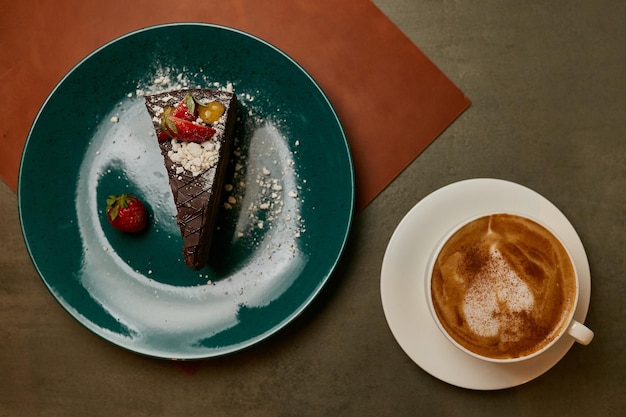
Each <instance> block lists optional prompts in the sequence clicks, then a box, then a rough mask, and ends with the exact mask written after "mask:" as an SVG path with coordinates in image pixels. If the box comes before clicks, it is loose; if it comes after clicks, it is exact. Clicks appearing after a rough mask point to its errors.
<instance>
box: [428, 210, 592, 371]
mask: <svg viewBox="0 0 626 417" xmlns="http://www.w3.org/2000/svg"><path fill="white" fill-rule="evenodd" d="M493 214H511V215H514V216H519V217H523V218H526V219H529V220H532V221H534V222H535V223H537V224H539V225H541V226H543V227H544V228H545V229H546V230H548V231H549V232H550V233H551V234H552V235H553V236H554V237H555V238H556V240H557V241H559V242H560V244H561V246H563V248H564V249H565V251H566V253H567V256H568V259H569V262H571V265H572V267H573V269H574V274H575V279H576V286H575V297H574V302H573V303H572V305H571V307H570V310H569V311H568V312H567V317H566V319H565V320H563V321H562V323H563V325H562V326H561V328H560V329H559V331H558V332H557V333H556V334H555V335H554V336H552V340H551V341H550V342H548V343H547V344H545V345H543V346H542V347H541V348H539V349H537V350H535V351H533V352H531V353H529V354H527V355H524V356H519V357H513V358H493V357H489V356H484V355H481V354H479V353H476V352H473V351H471V350H470V349H468V348H466V347H465V346H463V345H462V344H460V343H459V342H457V340H455V339H454V337H452V336H451V335H450V334H449V333H448V332H447V331H446V329H445V327H444V325H443V324H442V322H441V321H440V319H439V316H438V315H437V313H436V310H435V307H434V304H433V297H432V292H431V281H432V275H433V269H434V267H435V262H436V260H437V257H438V255H439V252H440V251H441V250H442V249H443V247H444V246H445V244H446V243H447V242H448V240H449V239H450V238H451V237H452V236H453V235H454V234H455V233H456V232H457V231H458V230H459V229H461V228H462V227H464V226H465V225H467V224H469V223H471V222H473V221H475V220H477V219H479V218H482V217H485V216H489V215H493ZM425 285H426V299H427V303H428V308H429V310H430V313H431V316H432V317H433V320H434V321H435V323H436V324H437V327H438V328H439V330H440V331H441V332H442V333H443V335H444V336H445V337H446V338H447V339H448V340H449V341H450V342H451V343H452V344H453V345H454V346H456V347H457V348H458V349H460V350H461V351H463V352H465V353H467V354H468V355H471V356H473V357H475V358H478V359H482V360H485V361H489V362H498V363H511V362H519V361H523V360H527V359H530V358H534V357H536V356H538V355H541V354H542V353H544V352H545V351H547V350H548V349H550V348H551V347H552V346H553V345H554V344H555V343H557V342H558V341H559V340H560V339H561V338H562V337H571V338H573V339H574V340H575V341H576V342H578V343H580V344H582V345H588V344H589V343H590V342H591V340H592V339H593V336H594V333H593V331H592V330H591V329H589V328H588V327H587V326H585V325H584V324H582V323H580V322H578V321H576V320H575V319H574V313H575V312H576V306H577V304H578V298H579V278H578V272H577V271H576V264H575V263H574V261H573V259H572V256H571V253H570V252H569V250H568V249H567V246H566V245H564V244H563V241H562V240H561V239H560V238H559V236H558V235H557V234H556V233H555V232H554V231H553V230H552V229H551V228H549V227H548V226H546V225H545V224H543V223H542V222H540V221H538V220H536V219H533V218H531V217H529V216H527V215H522V214H518V213H510V212H507V213H500V212H497V213H483V214H480V215H478V216H474V217H472V218H469V219H467V220H464V221H462V222H461V223H459V224H458V225H456V226H455V227H454V228H453V229H452V230H450V231H449V232H448V233H447V234H446V235H445V236H444V237H443V238H442V239H441V241H440V242H439V243H438V244H437V246H436V247H435V249H434V251H433V253H432V254H431V256H430V259H429V261H428V264H427V267H426V279H425Z"/></svg>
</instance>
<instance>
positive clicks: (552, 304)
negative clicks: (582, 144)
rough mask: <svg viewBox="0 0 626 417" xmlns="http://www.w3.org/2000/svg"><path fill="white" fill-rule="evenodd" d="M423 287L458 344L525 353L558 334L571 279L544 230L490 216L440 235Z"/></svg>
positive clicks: (570, 299) (486, 352) (509, 354)
mask: <svg viewBox="0 0 626 417" xmlns="http://www.w3.org/2000/svg"><path fill="white" fill-rule="evenodd" d="M431 288H432V294H431V295H432V297H433V305H434V308H435V312H436V314H437V316H438V317H439V319H440V321H441V322H442V325H443V326H444V328H445V329H446V331H447V332H448V333H449V334H450V335H451V336H452V337H453V338H454V339H455V340H456V341H457V342H458V343H459V344H461V345H462V346H464V347H466V348H467V349H469V350H471V351H473V352H475V353H477V354H480V355H483V356H488V357H491V358H495V359H503V358H515V357H520V356H525V355H528V354H531V353H533V352H534V351H537V350H539V349H541V348H542V347H543V346H545V345H546V344H547V343H549V342H550V341H551V340H552V339H553V338H554V337H555V336H556V335H557V334H558V333H559V331H560V330H561V328H562V327H563V325H564V323H563V321H564V319H565V318H566V317H567V315H568V313H569V311H571V308H573V305H574V301H575V300H574V298H575V295H576V277H575V273H574V269H573V266H572V265H571V262H570V260H569V256H568V254H567V251H566V250H565V249H564V248H563V247H562V245H561V244H560V242H559V241H558V239H556V238H555V237H554V236H553V235H552V234H551V233H550V232H549V231H548V230H546V229H545V228H544V227H542V226H541V225H539V224H537V223H535V222H533V221H531V220H528V219H526V218H522V217H519V216H515V215H509V214H495V215H491V216H485V217H482V218H479V219H477V220H474V221H472V222H470V223H469V224H467V225H465V226H464V227H462V228H461V229H460V230H459V231H457V232H456V233H455V234H454V235H453V236H452V237H451V238H450V239H449V240H448V242H447V243H446V244H445V245H444V247H443V248H442V250H441V251H440V253H439V256H438V258H437V262H436V263H435V267H434V269H433V279H432V286H431Z"/></svg>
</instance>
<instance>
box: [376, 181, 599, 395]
mask: <svg viewBox="0 0 626 417" xmlns="http://www.w3.org/2000/svg"><path fill="white" fill-rule="evenodd" d="M485 211H514V212H516V213H519V214H526V215H528V216H531V217H534V218H536V219H538V220H540V221H542V222H543V223H545V224H547V225H549V226H551V228H552V229H553V230H554V231H555V232H557V233H558V234H559V236H560V237H561V238H562V240H563V242H564V243H565V245H566V246H567V248H568V249H569V251H570V253H571V254H572V257H573V258H574V263H575V264H576V269H577V271H578V275H579V281H580V292H579V294H580V295H579V300H578V306H577V308H576V312H575V314H574V318H575V319H576V320H577V321H580V322H581V323H583V322H584V321H585V317H586V316H587V310H588V308H589V299H590V296H591V276H590V272H589V263H588V261H587V255H586V253H585V249H584V247H583V245H582V242H581V240H580V238H579V237H578V234H577V233H576V231H575V230H574V227H573V226H572V225H571V223H570V222H569V221H568V220H567V218H566V217H565V216H564V215H563V213H561V211H559V209H558V208H556V207H555V206H554V205H553V204H552V203H551V202H550V201H548V200H547V199H545V198H544V197H543V196H541V195H539V194H538V193H536V192H535V191H532V190H530V189H528V188H526V187H523V186H521V185H519V184H515V183H512V182H508V181H503V180H497V179H471V180H465V181H460V182H457V183H453V184H450V185H448V186H445V187H443V188H440V189H439V190H437V191H435V192H433V193H432V194H430V195H428V196H427V197H425V198H424V199H423V200H421V201H420V202H419V203H417V204H416V205H415V206H414V207H413V208H412V209H411V210H410V211H409V212H408V213H407V215H406V216H405V217H404V219H402V221H401V222H400V224H399V225H398V227H397V228H396V230H395V232H394V233H393V236H392V237H391V239H390V241H389V245H388V246H387V250H386V252H385V257H384V259H383V264H382V271H381V297H382V303H383V310H384V312H385V317H386V319H387V322H388V324H389V327H390V328H391V332H392V333H393V335H394V337H395V338H396V340H397V342H398V344H399V345H400V346H401V347H402V349H403V350H404V351H405V352H406V354H407V355H409V357H410V358H411V359H412V360H413V361H414V362H415V363H416V364H417V365H419V366H420V367H421V368H422V369H423V370H425V371H426V372H428V373H429V374H431V375H433V376H434V377H436V378H439V379H440V380H442V381H445V382H447V383H449V384H452V385H456V386H459V387H463V388H470V389H477V390H495V389H503V388H509V387H513V386H517V385H521V384H524V383H526V382H528V381H530V380H532V379H534V378H537V377H538V376H540V375H542V374H543V373H545V372H546V371H548V370H549V369H550V368H552V367H553V366H554V365H555V364H556V363H557V362H558V361H559V360H561V358H562V357H563V356H564V355H565V354H566V353H567V351H568V350H569V349H570V347H571V346H572V345H573V344H574V340H573V339H572V338H571V337H569V336H567V335H566V336H564V337H562V338H561V340H559V341H558V342H557V343H556V344H555V345H554V346H553V347H552V348H551V349H549V350H548V351H546V352H545V353H544V354H542V355H539V356H538V357H535V358H532V359H529V360H526V361H522V362H516V363H511V364H497V363H490V362H486V361H482V360H480V359H476V358H473V357H471V356H469V355H467V354H466V353H463V352H462V351H460V350H459V349H458V348H456V347H455V346H454V345H452V343H450V342H449V341H448V340H447V339H446V337H445V336H444V335H443V334H442V333H441V332H440V331H439V329H438V327H437V325H436V324H435V322H434V321H433V319H432V317H431V315H430V312H429V310H428V307H427V304H426V298H425V297H426V295H425V285H424V276H425V271H426V264H427V261H428V257H429V256H430V254H431V252H432V251H433V250H434V246H435V245H436V244H437V242H438V240H439V239H441V237H442V236H443V235H444V234H445V233H446V232H447V231H449V230H450V229H451V228H452V227H453V226H454V225H455V224H457V223H458V222H460V221H462V220H464V219H467V218H469V217H472V216H475V215H479V214H481V213H484V212H485Z"/></svg>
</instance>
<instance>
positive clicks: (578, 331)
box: [567, 320, 593, 346]
mask: <svg viewBox="0 0 626 417" xmlns="http://www.w3.org/2000/svg"><path fill="white" fill-rule="evenodd" d="M567 333H569V335H570V336H572V337H573V338H574V340H576V341H577V342H578V343H580V344H581V345H585V346H586V345H588V344H589V343H591V339H593V331H592V330H591V329H590V328H589V327H587V326H585V325H584V324H581V323H579V322H577V321H576V320H572V323H571V324H570V325H569V329H567Z"/></svg>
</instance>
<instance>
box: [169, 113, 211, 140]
mask: <svg viewBox="0 0 626 417" xmlns="http://www.w3.org/2000/svg"><path fill="white" fill-rule="evenodd" d="M161 129H162V131H164V132H165V133H166V134H167V135H168V136H169V137H172V138H176V139H178V140H181V141H183V142H198V143H200V142H204V141H207V140H209V139H211V138H212V137H213V135H214V134H215V129H213V128H212V127H210V126H206V125H202V124H199V123H196V122H190V121H189V120H185V119H181V118H180V117H174V116H169V117H168V116H164V120H163V123H162V126H161ZM159 139H161V135H159Z"/></svg>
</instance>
